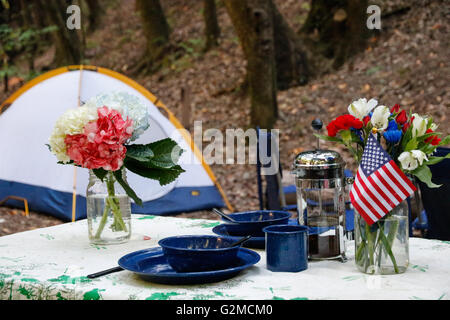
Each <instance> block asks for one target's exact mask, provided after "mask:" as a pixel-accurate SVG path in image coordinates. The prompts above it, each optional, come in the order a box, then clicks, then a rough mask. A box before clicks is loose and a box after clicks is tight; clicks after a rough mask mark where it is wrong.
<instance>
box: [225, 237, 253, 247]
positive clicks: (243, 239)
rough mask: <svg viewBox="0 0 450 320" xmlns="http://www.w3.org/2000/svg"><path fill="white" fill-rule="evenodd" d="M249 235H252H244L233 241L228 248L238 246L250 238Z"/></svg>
mask: <svg viewBox="0 0 450 320" xmlns="http://www.w3.org/2000/svg"><path fill="white" fill-rule="evenodd" d="M251 237H252V236H245V237H243V238H242V239H239V240H238V241H236V242H233V243H232V244H231V245H230V248H232V247H237V246H240V245H241V244H242V243H244V242H245V241H247V240H248V239H250V238H251Z"/></svg>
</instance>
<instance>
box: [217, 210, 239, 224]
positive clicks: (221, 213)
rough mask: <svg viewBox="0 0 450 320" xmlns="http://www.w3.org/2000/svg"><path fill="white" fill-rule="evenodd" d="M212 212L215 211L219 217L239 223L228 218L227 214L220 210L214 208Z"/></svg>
mask: <svg viewBox="0 0 450 320" xmlns="http://www.w3.org/2000/svg"><path fill="white" fill-rule="evenodd" d="M212 210H213V212H214V213H217V214H218V215H219V216H221V217H223V218H225V219H226V220H228V221H231V222H235V223H237V221H236V220H234V219H233V218H231V217H229V216H227V215H226V214H225V213H223V212H222V211H220V210H219V209H216V208H213V209H212Z"/></svg>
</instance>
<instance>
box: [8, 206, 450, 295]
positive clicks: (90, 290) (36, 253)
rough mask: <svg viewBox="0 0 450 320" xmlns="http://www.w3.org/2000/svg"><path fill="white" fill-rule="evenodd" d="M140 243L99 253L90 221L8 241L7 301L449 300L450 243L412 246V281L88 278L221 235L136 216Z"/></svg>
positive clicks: (332, 268)
mask: <svg viewBox="0 0 450 320" xmlns="http://www.w3.org/2000/svg"><path fill="white" fill-rule="evenodd" d="M132 217H133V219H132V230H133V236H132V239H131V240H130V241H129V242H128V243H125V244H120V245H110V246H96V245H91V244H90V243H89V241H88V237H87V221H86V220H82V221H78V222H75V223H66V224H62V225H58V226H54V227H49V228H43V229H37V230H32V231H27V232H22V233H17V234H13V235H9V236H4V237H0V298H1V299H121V300H122V299H189V300H196V299H244V300H247V299H253V300H254V299H257V300H262V299H371V300H372V299H388V300H391V299H449V298H450V242H448V241H439V240H426V239H420V238H411V239H410V260H411V261H410V266H409V268H408V270H407V271H406V272H405V273H404V274H400V275H386V276H370V275H365V274H362V273H360V272H359V271H358V270H357V269H356V267H355V265H354V260H353V257H354V248H353V246H354V245H353V242H348V243H347V254H348V257H349V261H348V262H346V263H341V262H338V261H320V262H309V265H308V269H307V270H306V271H303V272H299V273H284V272H282V273H280V272H271V271H269V270H267V269H266V257H265V252H264V250H255V251H256V252H258V253H259V254H260V255H261V260H260V261H259V262H258V263H257V264H256V265H254V266H252V267H251V268H249V269H246V270H244V271H243V272H241V273H240V274H239V275H237V276H236V277H234V278H231V279H229V280H225V281H222V282H217V283H211V284H201V285H161V284H154V283H151V282H147V281H144V280H142V279H141V278H139V277H138V276H136V275H135V274H133V273H131V272H128V271H121V272H118V273H113V274H109V275H106V276H103V277H100V278H97V279H89V278H87V277H86V275H88V274H90V273H94V272H97V271H100V270H103V269H108V268H111V267H115V266H117V261H118V259H119V258H120V257H122V256H123V255H125V254H127V253H130V252H133V251H136V250H141V249H145V248H149V247H154V246H157V242H158V240H159V239H161V238H163V237H167V236H172V235H181V234H213V233H212V231H211V230H212V228H213V227H214V226H216V225H218V224H219V222H218V221H213V220H201V219H181V218H174V217H156V216H148V215H135V214H133V215H132Z"/></svg>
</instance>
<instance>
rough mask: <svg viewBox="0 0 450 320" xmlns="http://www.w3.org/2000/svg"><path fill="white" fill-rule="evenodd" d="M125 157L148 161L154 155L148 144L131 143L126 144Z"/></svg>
mask: <svg viewBox="0 0 450 320" xmlns="http://www.w3.org/2000/svg"><path fill="white" fill-rule="evenodd" d="M126 148H127V154H126V155H127V157H130V158H133V159H135V160H138V161H148V160H150V159H151V158H153V157H154V156H155V154H154V153H153V151H152V149H151V148H150V145H148V144H132V145H127V146H126Z"/></svg>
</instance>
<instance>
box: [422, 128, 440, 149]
mask: <svg viewBox="0 0 450 320" xmlns="http://www.w3.org/2000/svg"><path fill="white" fill-rule="evenodd" d="M432 132H434V131H433V130H431V129H427V131H426V132H425V133H432ZM440 142H441V139H439V137H438V136H437V135H436V136H430V137H428V138H426V139H425V143H430V144H431V145H433V146H437V145H438V144H439V143H440Z"/></svg>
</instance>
